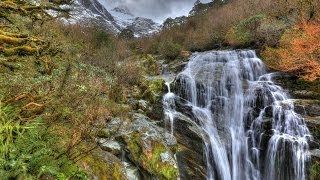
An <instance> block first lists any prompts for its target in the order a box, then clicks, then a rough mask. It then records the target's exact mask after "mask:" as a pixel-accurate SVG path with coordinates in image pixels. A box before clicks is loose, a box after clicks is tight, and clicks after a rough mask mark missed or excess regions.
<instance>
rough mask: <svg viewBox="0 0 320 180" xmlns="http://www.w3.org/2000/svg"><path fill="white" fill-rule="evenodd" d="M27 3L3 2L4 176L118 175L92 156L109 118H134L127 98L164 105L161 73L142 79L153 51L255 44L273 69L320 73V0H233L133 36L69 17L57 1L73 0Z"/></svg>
mask: <svg viewBox="0 0 320 180" xmlns="http://www.w3.org/2000/svg"><path fill="white" fill-rule="evenodd" d="M32 2H33V1H31V0H30V1H25V0H1V1H0V174H1V175H2V176H1V178H2V179H72V178H74V179H88V178H89V179H90V178H92V176H91V175H92V174H95V175H96V176H97V177H98V178H101V179H103V178H105V179H107V178H110V179H123V177H124V176H123V172H121V171H120V170H119V169H120V168H119V167H118V166H119V164H117V163H118V162H116V163H113V166H109V165H108V164H107V163H101V162H99V161H98V160H97V159H96V157H93V155H92V152H93V151H94V150H95V149H96V148H97V143H96V137H97V136H98V134H99V132H101V131H100V130H101V129H102V128H103V127H105V126H106V124H107V123H109V122H110V121H111V119H112V118H113V117H119V118H120V119H121V121H123V122H128V123H130V121H131V119H132V117H131V116H132V113H130V112H132V110H133V109H134V108H136V107H135V106H136V104H130V98H136V99H148V100H149V101H150V102H151V103H154V104H156V103H158V104H161V97H160V95H159V94H161V93H160V92H161V91H162V89H163V81H159V80H155V81H152V82H150V81H147V80H146V79H147V78H145V76H146V75H157V74H158V72H159V66H158V64H157V59H165V60H166V61H168V62H169V61H173V60H174V59H179V58H182V57H185V56H188V55H189V54H190V53H188V52H186V51H205V50H211V49H226V48H255V49H258V51H259V52H260V54H261V56H262V57H263V58H264V59H265V61H266V63H267V65H268V66H269V67H270V68H272V69H274V70H278V71H284V72H289V73H292V74H293V75H295V76H298V77H299V78H303V79H305V80H307V81H319V77H320V43H319V42H320V19H319V18H320V12H319V9H320V2H319V1H318V0H230V1H227V2H223V3H217V4H215V5H214V6H213V7H211V8H209V9H208V10H207V11H205V12H204V13H199V14H198V15H194V16H192V17H188V18H187V20H186V22H185V23H183V24H181V25H174V26H172V27H169V28H166V29H164V30H163V31H161V32H160V33H158V34H154V35H153V36H150V37H144V38H136V39H132V38H127V37H125V38H124V37H121V36H119V37H118V36H116V35H114V34H112V33H110V32H108V31H106V30H105V29H104V28H103V27H101V26H100V25H99V24H97V23H94V22H92V21H90V20H83V21H84V22H79V23H77V24H66V23H65V22H64V21H63V20H61V19H63V18H68V16H69V9H67V8H62V7H67V6H60V5H65V4H69V3H72V1H70V0H48V1H47V0H46V1H45V0H43V1H38V2H39V3H38V4H37V5H35V4H33V3H32ZM48 10H50V11H54V12H55V13H54V14H55V16H52V15H50V14H48ZM159 102H160V103H159ZM158 111H159V112H158V113H162V112H161V110H159V109H158ZM149 113H150V114H148V115H150V116H154V117H155V118H157V117H159V115H158V114H156V112H149ZM115 136H117V134H111V135H109V137H110V138H113V137H115ZM161 148H163V147H161ZM161 150H162V149H161ZM157 158H158V157H156V158H155V159H157ZM152 163H153V164H152V167H153V169H157V168H158V167H157V163H156V162H153V161H152ZM155 167H157V168H155ZM170 171H174V175H175V176H176V175H177V172H176V171H175V170H172V169H170ZM164 174H165V175H167V174H168V172H164ZM318 175H319V174H318ZM165 177H167V176H165ZM168 177H169V176H168Z"/></svg>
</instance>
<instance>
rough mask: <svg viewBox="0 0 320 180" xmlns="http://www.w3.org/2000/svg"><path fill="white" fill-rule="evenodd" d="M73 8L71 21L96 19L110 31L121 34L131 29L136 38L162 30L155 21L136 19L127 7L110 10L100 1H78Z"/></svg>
mask: <svg viewBox="0 0 320 180" xmlns="http://www.w3.org/2000/svg"><path fill="white" fill-rule="evenodd" d="M75 4H76V5H75V6H74V7H73V8H72V9H73V11H72V15H71V17H72V18H71V20H69V21H73V22H74V21H81V20H83V19H94V20H97V21H98V22H99V23H100V24H102V25H104V26H105V27H106V28H107V29H108V30H110V31H112V32H115V33H119V32H121V31H122V30H123V29H130V30H132V31H133V32H134V35H135V36H136V37H140V36H145V35H148V34H150V33H154V32H157V31H159V30H160V25H159V24H157V23H155V22H154V21H153V20H151V19H148V18H143V17H136V16H134V14H132V13H131V12H130V10H129V8H127V7H126V6H118V7H115V8H113V9H108V8H107V7H105V6H103V5H102V4H101V3H100V2H99V0H76V1H75Z"/></svg>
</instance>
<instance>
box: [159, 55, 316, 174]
mask: <svg viewBox="0 0 320 180" xmlns="http://www.w3.org/2000/svg"><path fill="white" fill-rule="evenodd" d="M272 76H273V74H267V73H266V70H265V66H264V64H263V62H262V61H261V60H260V59H259V58H258V57H257V56H256V54H255V52H254V51H252V50H241V51H240V50H239V51H209V52H203V53H195V54H193V56H192V57H191V58H190V60H189V63H188V65H187V66H186V68H185V69H184V70H183V71H182V72H181V73H179V74H178V75H177V77H176V79H175V81H174V82H173V84H174V88H172V89H170V84H169V83H167V86H168V93H167V94H166V95H165V96H164V98H163V105H164V113H165V117H166V120H167V121H168V122H170V123H169V124H170V128H171V132H172V133H173V131H174V122H175V120H176V119H178V118H177V115H179V114H184V115H186V116H189V117H190V118H191V119H192V120H193V121H194V122H195V123H197V124H198V125H199V126H200V127H201V131H203V133H204V134H205V135H206V136H205V137H204V138H203V142H204V147H203V148H204V152H205V157H206V164H207V179H209V180H212V179H216V180H248V179H252V180H302V179H306V178H307V175H306V163H307V162H308V160H309V156H308V154H307V152H308V141H309V140H310V138H312V137H311V135H310V133H309V130H308V128H307V127H306V125H305V123H304V120H303V118H301V116H300V115H298V114H296V113H295V112H294V106H293V103H292V102H291V101H290V99H289V98H288V97H287V95H286V93H285V92H284V91H283V90H282V88H281V87H279V86H277V85H275V84H274V83H273V82H272ZM178 102H179V103H180V104H183V105H184V106H188V107H191V109H192V112H179V110H177V109H176V103H178Z"/></svg>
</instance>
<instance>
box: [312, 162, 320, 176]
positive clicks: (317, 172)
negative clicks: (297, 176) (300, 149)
mask: <svg viewBox="0 0 320 180" xmlns="http://www.w3.org/2000/svg"><path fill="white" fill-rule="evenodd" d="M310 179H311V180H317V179H320V162H319V161H317V162H315V163H314V164H313V165H312V166H311V168H310Z"/></svg>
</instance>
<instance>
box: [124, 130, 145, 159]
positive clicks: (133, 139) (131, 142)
mask: <svg viewBox="0 0 320 180" xmlns="http://www.w3.org/2000/svg"><path fill="white" fill-rule="evenodd" d="M129 138H130V139H128V140H127V144H128V148H129V150H130V153H131V155H132V156H133V158H134V159H139V157H140V155H141V153H142V148H141V139H140V135H139V132H135V133H133V134H131V135H130V137H129Z"/></svg>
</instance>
